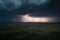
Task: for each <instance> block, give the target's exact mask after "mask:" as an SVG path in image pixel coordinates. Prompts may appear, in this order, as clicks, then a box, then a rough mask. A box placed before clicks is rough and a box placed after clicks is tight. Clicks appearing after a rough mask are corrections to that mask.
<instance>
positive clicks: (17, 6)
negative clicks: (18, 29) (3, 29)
mask: <svg viewBox="0 0 60 40" xmlns="http://www.w3.org/2000/svg"><path fill="white" fill-rule="evenodd" d="M33 4H34V5H35V6H32V5H33ZM28 5H29V8H25V7H24V6H22V3H21V0H0V23H2V22H15V21H16V19H17V17H16V16H17V15H21V14H22V15H25V14H31V16H43V17H45V16H47V17H48V16H49V17H56V18H58V19H60V0H29V2H28ZM27 9H28V12H27V11H26V10H27ZM21 12H25V13H21ZM59 22H60V21H59Z"/></svg>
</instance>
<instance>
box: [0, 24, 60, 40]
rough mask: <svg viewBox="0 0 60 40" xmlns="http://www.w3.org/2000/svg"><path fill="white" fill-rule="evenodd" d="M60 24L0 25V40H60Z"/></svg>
mask: <svg viewBox="0 0 60 40" xmlns="http://www.w3.org/2000/svg"><path fill="white" fill-rule="evenodd" d="M59 37H60V23H8V24H7V23H5V24H0V39H2V40H5V39H6V40H13V39H14V40H60V38H59Z"/></svg>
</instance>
